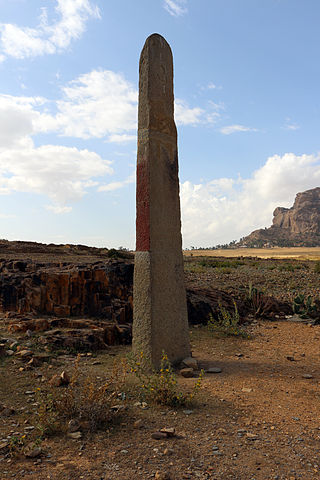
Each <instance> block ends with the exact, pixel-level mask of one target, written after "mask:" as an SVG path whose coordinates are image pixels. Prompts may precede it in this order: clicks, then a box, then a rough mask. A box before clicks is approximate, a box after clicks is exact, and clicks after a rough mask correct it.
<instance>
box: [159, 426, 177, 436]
mask: <svg viewBox="0 0 320 480" xmlns="http://www.w3.org/2000/svg"><path fill="white" fill-rule="evenodd" d="M160 432H161V433H165V434H166V435H167V437H174V436H175V434H176V429H175V428H173V427H172V428H166V427H165V428H161V429H160Z"/></svg>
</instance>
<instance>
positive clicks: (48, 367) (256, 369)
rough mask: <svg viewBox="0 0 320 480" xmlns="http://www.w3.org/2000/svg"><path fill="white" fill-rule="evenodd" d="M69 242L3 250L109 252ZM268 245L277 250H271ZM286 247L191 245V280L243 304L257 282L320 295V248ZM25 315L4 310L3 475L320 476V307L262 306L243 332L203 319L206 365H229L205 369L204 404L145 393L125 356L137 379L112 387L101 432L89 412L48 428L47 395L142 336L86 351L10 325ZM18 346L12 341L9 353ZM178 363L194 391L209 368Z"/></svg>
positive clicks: (200, 332)
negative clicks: (53, 344)
mask: <svg viewBox="0 0 320 480" xmlns="http://www.w3.org/2000/svg"><path fill="white" fill-rule="evenodd" d="M63 248H64V247H61V248H60V250H59V249H58V250H56V251H54V252H53V251H52V252H51V253H50V252H49V253H48V252H47V253H45V252H43V253H42V254H40V253H39V252H38V253H32V252H30V251H29V252H27V253H25V252H23V251H22V252H20V253H19V252H18V251H16V252H15V253H12V252H7V253H5V252H2V253H1V256H2V257H3V259H6V260H10V259H11V260H17V259H19V260H23V259H24V258H25V257H26V256H27V257H28V258H30V257H32V256H33V257H34V259H37V260H39V259H41V258H42V261H46V262H50V261H51V262H52V261H55V262H57V261H59V260H60V261H63V262H65V263H67V262H68V261H71V262H75V261H76V259H78V261H79V262H80V261H81V262H84V261H85V262H92V263H94V261H98V260H99V261H101V255H105V252H96V254H95V255H96V256H95V255H94V254H93V253H92V251H91V252H87V254H86V256H85V255H84V254H83V255H79V253H78V254H77V253H75V251H72V252H70V250H72V249H71V247H69V248H67V249H65V250H64V251H63V252H62V251H61V249H63ZM268 250H269V249H268ZM268 250H267V254H266V257H270V256H271V255H269V253H270V250H269V252H268ZM281 250H282V253H281V252H280V253H279V255H281V257H280V258H259V257H260V255H261V257H264V255H263V253H264V252H263V251H255V252H254V253H255V254H253V253H251V252H245V249H241V255H240V254H238V255H236V254H235V255H233V254H234V253H235V252H232V251H224V255H226V256H227V257H228V258H226V257H222V256H221V257H220V255H221V254H220V252H217V251H214V252H211V255H215V257H210V258H204V256H205V253H206V252H200V253H201V257H198V256H196V255H197V254H196V252H188V255H187V256H186V259H185V276H186V285H187V288H198V289H209V290H210V289H211V288H212V289H219V290H221V291H223V292H226V293H228V294H229V295H231V296H232V298H234V299H235V301H236V302H238V301H239V305H240V302H241V301H242V300H243V298H245V296H246V295H248V292H249V291H250V289H251V290H252V288H255V289H257V291H259V292H263V293H264V294H265V295H268V296H273V297H274V298H276V299H277V300H279V302H286V303H287V304H289V305H292V303H293V299H294V298H295V297H296V296H298V295H303V297H304V298H305V299H306V298H307V297H308V296H309V295H310V296H311V297H312V299H317V298H319V296H320V292H319V280H320V273H319V270H318V267H317V265H318V264H317V261H316V260H315V259H316V258H318V257H317V255H319V252H320V249H318V252H316V251H315V250H314V249H312V250H311V251H310V249H308V252H305V251H303V252H302V250H301V251H297V250H296V249H294V250H293V249H286V250H285V253H284V249H281ZM190 253H192V254H193V255H192V257H191V256H190V255H189V254H190ZM198 253H199V252H198ZM246 253H249V257H246ZM231 254H232V255H231ZM41 255H42V257H41ZM293 255H294V257H295V258H293ZM282 256H283V258H282ZM231 257H236V258H231ZM84 258H85V260H84ZM310 258H312V260H310ZM44 259H45V260H44ZM238 299H239V300H238ZM14 315H15V314H14V313H12V312H11V313H10V315H8V314H6V313H5V312H4V313H3V314H2V317H1V318H2V321H1V330H0V337H1V339H2V340H1V342H0V343H2V347H1V348H2V353H3V354H2V356H1V357H0V361H1V364H0V368H1V370H0V375H1V378H0V392H1V395H0V408H1V411H0V472H1V474H0V478H1V480H2V479H7V478H17V479H20V478H26V479H32V480H33V479H34V480H35V479H40V480H42V479H53V480H55V479H56V480H60V479H61V480H62V479H65V480H69V479H70V480H71V479H82V478H83V479H92V480H100V479H101V480H102V479H103V480H107V479H110V480H113V479H123V480H129V479H136V478H141V479H148V478H157V479H161V478H162V479H172V480H179V479H198V478H199V479H234V480H247V479H251V480H253V479H256V480H264V479H270V480H271V479H274V480H275V479H278V480H279V479H281V480H285V479H286V480H291V479H303V480H308V479H317V478H320V449H319V441H320V424H319V382H320V376H319V375H320V373H319V360H320V359H319V355H320V353H319V342H320V325H317V318H301V315H300V316H299V315H292V314H289V315H288V314H286V315H280V316H279V315H273V317H272V318H261V317H260V316H259V315H258V314H257V315H253V314H252V312H251V313H250V314H248V317H247V318H242V319H241V321H242V324H243V326H241V335H240V334H239V335H236V336H234V335H233V336H228V335H227V334H226V333H222V332H221V331H215V330H213V331H212V330H211V331H210V330H209V329H208V328H207V326H206V325H195V326H191V327H190V336H191V342H192V353H193V357H194V358H195V359H196V360H197V362H198V365H199V369H204V370H205V371H208V370H209V369H210V368H216V369H217V370H218V372H219V370H221V371H220V372H219V373H205V374H204V377H203V380H202V385H201V387H202V388H201V390H200V392H199V394H198V395H197V396H196V397H195V400H194V402H193V404H192V405H186V406H182V407H179V408H178V407H173V406H165V405H154V404H152V403H151V402H146V404H145V403H143V402H141V398H140V397H139V395H138V391H139V388H138V387H139V382H138V381H137V379H136V377H134V376H133V375H132V374H131V373H130V372H129V368H127V367H125V370H128V373H127V375H126V381H125V383H124V384H122V383H121V381H120V382H119V385H116V386H117V388H115V392H116V393H115V396H114V397H111V399H110V405H111V406H112V407H113V412H114V416H115V418H114V419H112V421H110V423H109V424H106V425H104V426H103V427H102V429H99V430H97V431H94V432H91V431H90V430H89V428H88V425H87V424H86V422H83V423H81V421H80V426H79V427H78V429H77V431H76V432H75V433H76V434H75V435H72V432H71V431H70V428H69V430H68V420H65V419H64V418H60V419H58V420H61V425H60V429H59V430H58V431H55V432H49V431H48V432H44V431H43V425H44V423H45V422H44V419H43V409H42V407H43V405H44V403H43V402H44V400H43V398H46V402H47V404H46V406H47V411H46V417H47V420H48V419H49V420H50V418H51V417H50V415H51V413H52V412H51V411H50V405H49V404H48V398H49V399H50V398H53V399H54V398H55V397H57V396H60V395H64V396H67V392H68V390H70V384H69V385H67V383H68V381H67V382H66V384H65V385H60V386H55V385H58V384H59V381H58V382H56V381H55V380H52V377H54V375H57V377H55V379H57V378H58V380H59V378H60V375H61V373H62V372H66V374H67V377H69V380H70V378H71V379H72V376H73V372H74V369H75V364H78V367H77V371H78V378H77V382H78V385H82V384H85V382H86V381H87V383H88V382H89V383H90V381H92V382H95V381H97V383H98V384H99V383H100V384H102V383H105V381H106V380H107V379H109V378H110V376H111V372H112V371H113V370H114V364H115V365H117V366H118V367H119V365H120V364H121V361H120V359H123V358H125V357H126V355H127V354H128V353H129V351H130V345H116V346H110V347H108V349H105V350H98V351H86V352H83V351H82V352H81V354H80V356H78V352H76V351H70V350H69V351H68V350H66V349H59V350H56V351H55V350H52V349H48V347H47V346H46V345H42V346H41V342H39V338H40V337H41V335H42V333H41V332H32V331H26V332H12V331H11V332H9V331H8V326H9V325H10V323H12V322H13V321H14ZM302 317H305V315H302ZM204 323H205V322H204ZM239 331H240V330H239ZM227 333H228V332H227ZM8 350H11V352H12V353H10V354H7V353H4V351H6V352H7V351H8ZM22 352H27V353H22ZM30 360H31V363H29V362H30ZM32 360H33V361H32ZM176 375H177V379H178V390H179V391H181V392H188V391H192V388H193V385H194V383H195V382H196V380H197V377H198V375H199V372H197V371H196V372H195V373H194V378H184V377H182V376H181V375H180V373H179V369H178V370H177V371H176ZM86 379H87V380H86ZM71 384H72V381H71ZM50 396H51V397H50ZM88 398H89V397H88ZM88 403H89V400H88ZM48 405H49V408H48ZM80 420H81V419H80ZM49 423H50V421H49ZM46 426H47V427H48V425H46ZM49 426H50V425H49ZM163 428H167V429H171V428H174V429H175V431H174V434H173V435H172V436H168V437H167V436H166V434H164V435H162V436H161V435H160V437H162V438H160V439H156V438H154V437H155V436H157V435H155V433H156V432H159V431H160V430H161V429H163ZM78 432H80V434H79V433H78ZM72 436H73V437H75V438H72ZM77 437H78V438H77ZM32 442H35V445H33V446H32V449H31V458H30V456H29V457H28V456H26V455H25V454H26V453H27V455H28V454H29V455H30V450H29V452H28V445H30V443H32ZM26 448H27V450H26ZM37 449H38V450H37ZM33 454H34V456H33Z"/></svg>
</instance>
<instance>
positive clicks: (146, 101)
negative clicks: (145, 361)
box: [133, 34, 190, 367]
mask: <svg viewBox="0 0 320 480" xmlns="http://www.w3.org/2000/svg"><path fill="white" fill-rule="evenodd" d="M139 73H140V80H139V114H138V159H137V219H136V230H137V235H136V242H137V244H136V255H135V273H134V324H133V348H134V351H136V352H140V351H143V352H144V353H145V355H146V356H147V357H149V358H150V360H151V362H152V363H153V365H154V366H156V367H157V366H159V363H160V359H161V355H162V351H165V352H166V353H167V355H168V357H169V360H170V361H171V362H173V363H177V362H179V361H181V360H182V359H183V358H186V357H187V356H189V355H190V343H189V334H188V320H187V306H186V293H185V286H184V274H183V257H182V241H181V221H180V199H179V179H178V154H177V131H176V126H175V123H174V97H173V61H172V53H171V49H170V47H169V45H168V44H167V42H166V41H165V39H164V38H163V37H161V36H160V35H157V34H154V35H151V36H150V37H149V38H148V39H147V40H146V43H145V45H144V47H143V50H142V53H141V57H140V66H139Z"/></svg>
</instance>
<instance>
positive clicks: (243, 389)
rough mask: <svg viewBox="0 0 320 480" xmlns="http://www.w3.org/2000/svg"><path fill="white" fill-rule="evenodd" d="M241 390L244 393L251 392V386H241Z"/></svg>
mask: <svg viewBox="0 0 320 480" xmlns="http://www.w3.org/2000/svg"><path fill="white" fill-rule="evenodd" d="M241 391H242V392H244V393H250V392H252V388H248V387H243V388H242V390H241Z"/></svg>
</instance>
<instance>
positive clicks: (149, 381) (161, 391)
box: [128, 352, 204, 407]
mask: <svg viewBox="0 0 320 480" xmlns="http://www.w3.org/2000/svg"><path fill="white" fill-rule="evenodd" d="M128 363H129V366H130V368H131V372H132V373H133V374H134V375H135V377H136V378H137V379H138V387H139V389H140V393H141V399H143V400H145V401H147V402H149V403H155V404H158V405H167V406H170V407H181V406H184V405H187V404H190V403H191V402H192V401H193V399H194V397H195V395H196V394H197V393H198V391H199V389H200V388H201V382H202V378H203V375H204V370H201V372H200V375H199V377H198V379H197V381H196V383H195V384H194V386H193V389H192V392H191V393H189V394H184V393H183V392H180V391H179V390H178V381H177V377H176V375H175V373H174V371H173V368H172V366H171V363H170V362H169V359H168V356H167V354H166V353H165V352H163V353H162V357H161V363H160V369H159V371H156V370H155V369H153V368H151V366H150V362H148V361H147V359H146V358H145V356H144V354H143V352H140V355H139V357H136V356H133V355H129V356H128Z"/></svg>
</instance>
